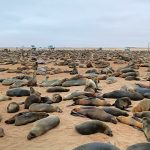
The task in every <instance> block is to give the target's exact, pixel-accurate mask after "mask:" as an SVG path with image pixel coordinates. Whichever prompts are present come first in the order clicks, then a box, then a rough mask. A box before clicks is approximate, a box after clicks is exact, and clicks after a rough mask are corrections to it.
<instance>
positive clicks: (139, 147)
mask: <svg viewBox="0 0 150 150" xmlns="http://www.w3.org/2000/svg"><path fill="white" fill-rule="evenodd" d="M149 148H150V143H138V144H134V145H131V146H129V147H128V148H127V149H126V150H149Z"/></svg>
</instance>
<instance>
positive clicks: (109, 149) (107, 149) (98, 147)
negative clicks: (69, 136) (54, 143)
mask: <svg viewBox="0 0 150 150" xmlns="http://www.w3.org/2000/svg"><path fill="white" fill-rule="evenodd" d="M73 150H120V149H119V148H117V147H116V146H114V145H112V144H108V143H100V142H93V143H88V144H83V145H80V146H78V147H76V148H74V149H73Z"/></svg>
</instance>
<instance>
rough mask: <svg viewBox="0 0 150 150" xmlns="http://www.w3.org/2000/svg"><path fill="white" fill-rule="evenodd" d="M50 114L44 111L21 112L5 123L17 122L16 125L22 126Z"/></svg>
mask: <svg viewBox="0 0 150 150" xmlns="http://www.w3.org/2000/svg"><path fill="white" fill-rule="evenodd" d="M48 116H49V114H47V113H44V112H21V113H18V114H16V115H14V116H12V117H11V118H10V119H8V120H6V121H5V123H6V124H15V126H21V125H25V124H28V123H31V122H34V121H36V120H39V119H42V118H45V117H48Z"/></svg>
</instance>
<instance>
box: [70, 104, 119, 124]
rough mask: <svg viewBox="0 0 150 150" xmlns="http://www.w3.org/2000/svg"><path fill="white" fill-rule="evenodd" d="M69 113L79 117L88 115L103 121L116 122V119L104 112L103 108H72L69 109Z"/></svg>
mask: <svg viewBox="0 0 150 150" xmlns="http://www.w3.org/2000/svg"><path fill="white" fill-rule="evenodd" d="M71 115H73V116H81V117H88V118H90V119H95V120H100V121H105V122H112V123H114V124H117V119H116V118H115V117H114V116H113V115H111V114H108V113H106V112H105V111H104V110H103V109H99V108H95V107H92V108H89V107H88V108H74V109H73V110H72V111H71Z"/></svg>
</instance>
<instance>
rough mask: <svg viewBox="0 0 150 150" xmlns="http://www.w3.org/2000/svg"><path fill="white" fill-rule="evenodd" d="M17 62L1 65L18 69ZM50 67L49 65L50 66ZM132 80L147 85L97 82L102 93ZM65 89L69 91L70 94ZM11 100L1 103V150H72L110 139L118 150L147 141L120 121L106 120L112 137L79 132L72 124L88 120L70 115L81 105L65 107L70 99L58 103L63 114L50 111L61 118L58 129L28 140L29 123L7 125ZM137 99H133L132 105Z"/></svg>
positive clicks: (3, 90)
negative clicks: (8, 107)
mask: <svg viewBox="0 0 150 150" xmlns="http://www.w3.org/2000/svg"><path fill="white" fill-rule="evenodd" d="M18 66H19V65H5V66H1V67H9V68H17V67H18ZM49 66H52V65H49ZM111 66H112V67H113V68H115V69H116V68H118V67H121V66H124V65H117V64H113V63H111ZM62 68H63V69H66V68H68V67H62ZM86 70H87V69H79V73H81V74H83V73H85V71H86ZM145 74H146V68H140V75H141V76H143V75H145ZM13 76H16V74H15V73H12V74H11V73H9V74H8V73H0V78H6V77H13ZM64 77H70V75H68V74H65V73H62V74H57V75H50V79H56V78H59V79H61V78H64ZM44 78H45V77H44V76H40V75H38V83H39V82H40V81H41V80H42V79H44ZM135 82H142V83H144V84H148V82H147V81H125V80H124V79H122V78H118V82H117V83H114V84H111V85H108V84H106V83H105V81H101V82H100V83H99V84H100V86H101V87H102V89H103V90H102V92H103V93H105V92H109V91H112V90H116V89H119V88H120V87H121V86H123V85H125V84H126V83H135ZM7 89H8V87H7V86H2V85H0V92H1V94H5V93H6V90H7ZM35 89H36V90H38V91H40V92H41V93H42V95H43V96H50V97H51V95H52V94H49V93H46V88H44V87H35ZM83 89H84V86H80V87H70V92H72V91H75V90H83ZM70 92H68V93H70ZM68 93H61V95H62V96H64V95H66V94H68ZM24 100H25V97H20V98H17V97H15V98H13V99H12V100H11V101H15V102H23V101H24ZM11 101H4V102H1V103H0V114H1V115H2V117H3V120H2V122H1V123H0V127H2V128H4V130H5V137H3V138H1V139H0V141H1V142H0V150H41V149H43V150H72V149H73V148H74V147H76V146H78V145H81V144H85V143H88V142H94V141H99V142H106V143H107V142H109V143H112V144H114V145H116V146H118V147H119V148H120V149H121V150H125V149H126V148H127V147H128V146H129V145H132V144H135V143H138V142H146V138H145V136H144V134H143V132H141V131H139V130H137V129H135V128H133V127H131V126H128V125H125V124H122V123H118V124H117V125H115V124H112V123H107V124H108V125H109V126H110V127H111V129H112V131H113V134H114V136H113V137H109V136H107V135H104V134H101V133H97V134H93V135H87V136H84V135H79V134H78V133H77V132H76V131H75V129H74V126H75V125H76V124H79V123H81V122H85V121H87V120H90V119H88V118H80V117H75V116H71V115H70V111H71V110H72V109H73V108H75V107H80V106H73V107H66V106H67V105H69V104H71V103H72V101H62V102H61V103H59V104H55V105H58V106H59V107H60V108H61V109H62V110H63V113H53V114H55V115H57V116H59V117H60V120H61V122H60V124H59V126H58V127H57V128H55V129H53V130H51V131H49V132H47V133H46V134H44V135H42V136H40V137H37V138H35V139H33V140H31V141H28V140H27V134H28V133H29V131H30V129H31V128H32V125H33V124H32V123H30V124H27V125H24V126H14V125H6V124H5V123H4V121H5V120H6V119H8V118H9V117H11V116H12V115H14V114H8V113H7V112H6V107H7V105H8V104H9V103H10V102H11ZM109 101H111V102H113V101H114V100H113V99H109ZM136 103H137V102H134V105H135V104H136ZM21 111H24V109H23V105H22V106H21Z"/></svg>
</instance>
